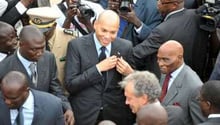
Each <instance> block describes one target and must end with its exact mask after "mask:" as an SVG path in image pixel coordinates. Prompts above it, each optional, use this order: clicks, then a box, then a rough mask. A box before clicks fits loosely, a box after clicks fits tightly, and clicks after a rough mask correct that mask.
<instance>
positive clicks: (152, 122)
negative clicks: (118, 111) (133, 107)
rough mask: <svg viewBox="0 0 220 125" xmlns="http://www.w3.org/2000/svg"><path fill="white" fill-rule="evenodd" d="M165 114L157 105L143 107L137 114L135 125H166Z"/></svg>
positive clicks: (162, 108) (166, 117)
mask: <svg viewBox="0 0 220 125" xmlns="http://www.w3.org/2000/svg"><path fill="white" fill-rule="evenodd" d="M167 123H168V116H167V112H166V110H165V109H164V107H163V106H162V105H160V104H159V103H151V104H148V105H145V106H143V107H142V108H141V109H140V110H139V111H138V112H137V125H167Z"/></svg>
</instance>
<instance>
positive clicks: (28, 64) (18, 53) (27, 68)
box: [17, 48, 36, 75]
mask: <svg viewBox="0 0 220 125" xmlns="http://www.w3.org/2000/svg"><path fill="white" fill-rule="evenodd" d="M17 56H18V59H19V60H20V61H21V63H22V64H23V66H24V68H25V69H26V71H27V72H28V74H29V75H30V74H31V71H30V69H29V66H30V64H31V63H36V62H32V61H29V60H27V59H25V58H24V57H23V56H22V55H21V54H20V52H19V48H18V50H17Z"/></svg>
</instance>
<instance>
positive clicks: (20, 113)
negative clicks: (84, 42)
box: [15, 107, 24, 125]
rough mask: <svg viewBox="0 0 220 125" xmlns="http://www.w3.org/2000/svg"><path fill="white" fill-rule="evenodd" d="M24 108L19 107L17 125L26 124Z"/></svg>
mask: <svg viewBox="0 0 220 125" xmlns="http://www.w3.org/2000/svg"><path fill="white" fill-rule="evenodd" d="M22 110H23V108H22V107H20V108H19V109H18V115H17V117H16V122H15V123H17V125H24V116H23V112H22Z"/></svg>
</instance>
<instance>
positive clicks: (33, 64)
mask: <svg viewBox="0 0 220 125" xmlns="http://www.w3.org/2000/svg"><path fill="white" fill-rule="evenodd" d="M29 68H30V69H31V71H34V70H35V68H36V63H34V62H33V63H31V64H30V66H29Z"/></svg>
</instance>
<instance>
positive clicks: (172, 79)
mask: <svg viewBox="0 0 220 125" xmlns="http://www.w3.org/2000/svg"><path fill="white" fill-rule="evenodd" d="M184 65H185V63H183V64H182V65H181V66H180V67H179V68H178V69H176V70H175V71H173V72H172V73H171V74H170V75H171V78H170V80H169V84H168V90H169V88H170V87H171V85H172V84H173V81H174V80H175V79H176V77H177V75H178V74H179V73H180V72H181V70H182V69H183V67H184Z"/></svg>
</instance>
